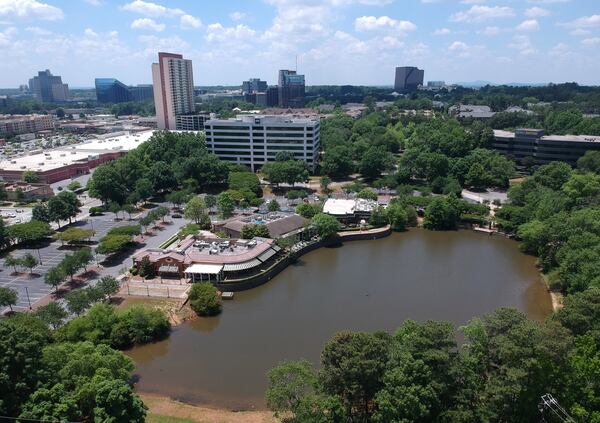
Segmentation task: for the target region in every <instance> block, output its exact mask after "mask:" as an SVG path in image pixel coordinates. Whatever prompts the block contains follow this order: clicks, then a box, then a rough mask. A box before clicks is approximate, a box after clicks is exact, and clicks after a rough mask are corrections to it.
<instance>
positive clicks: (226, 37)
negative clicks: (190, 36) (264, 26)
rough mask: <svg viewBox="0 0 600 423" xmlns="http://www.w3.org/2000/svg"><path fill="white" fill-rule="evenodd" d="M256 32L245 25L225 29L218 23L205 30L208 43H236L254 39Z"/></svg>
mask: <svg viewBox="0 0 600 423" xmlns="http://www.w3.org/2000/svg"><path fill="white" fill-rule="evenodd" d="M255 35H256V31H254V30H253V29H251V28H248V27H247V26H246V25H242V24H239V25H236V26H232V27H225V26H223V25H221V24H220V23H214V24H210V25H208V28H207V29H206V40H207V41H209V42H228V43H229V42H236V41H245V40H250V39H252V38H254V36H255Z"/></svg>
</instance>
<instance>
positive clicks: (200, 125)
mask: <svg viewBox="0 0 600 423" xmlns="http://www.w3.org/2000/svg"><path fill="white" fill-rule="evenodd" d="M212 117H214V113H194V114H191V115H179V116H175V127H176V128H177V130H178V131H202V130H204V124H205V123H206V121H207V120H209V119H211V118H212Z"/></svg>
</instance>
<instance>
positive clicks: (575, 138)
mask: <svg viewBox="0 0 600 423" xmlns="http://www.w3.org/2000/svg"><path fill="white" fill-rule="evenodd" d="M517 132H521V133H524V134H532V135H534V136H535V134H542V133H543V131H542V130H541V129H532V128H519V129H517ZM494 136H495V137H502V138H514V137H515V133H514V132H511V131H504V130H501V129H494ZM540 140H543V141H562V142H565V141H566V142H593V143H596V142H597V143H600V136H596V135H543V136H541V137H540Z"/></svg>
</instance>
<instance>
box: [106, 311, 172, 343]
mask: <svg viewBox="0 0 600 423" xmlns="http://www.w3.org/2000/svg"><path fill="white" fill-rule="evenodd" d="M170 329H171V324H170V323H169V320H168V319H167V317H166V316H165V315H164V313H163V312H161V311H160V310H156V309H152V308H148V307H144V306H141V305H137V306H133V307H131V308H130V309H128V310H127V311H125V312H123V313H121V314H118V315H117V323H116V325H115V326H114V327H113V328H112V331H111V334H110V345H111V346H112V347H113V348H118V349H124V348H128V347H130V346H132V345H135V344H144V343H146V342H150V341H155V340H157V339H161V338H164V337H165V336H166V335H167V334H168V333H169V330H170Z"/></svg>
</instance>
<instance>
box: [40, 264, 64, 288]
mask: <svg viewBox="0 0 600 423" xmlns="http://www.w3.org/2000/svg"><path fill="white" fill-rule="evenodd" d="M66 277H67V275H66V273H65V271H64V270H63V268H62V267H61V266H56V267H51V268H50V269H48V271H47V272H46V274H45V275H44V283H45V284H47V285H50V286H52V287H54V290H55V292H56V293H58V287H59V286H60V284H61V283H62V282H63V281H64V280H65V278H66Z"/></svg>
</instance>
